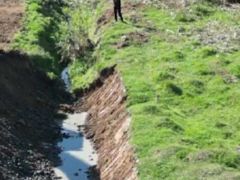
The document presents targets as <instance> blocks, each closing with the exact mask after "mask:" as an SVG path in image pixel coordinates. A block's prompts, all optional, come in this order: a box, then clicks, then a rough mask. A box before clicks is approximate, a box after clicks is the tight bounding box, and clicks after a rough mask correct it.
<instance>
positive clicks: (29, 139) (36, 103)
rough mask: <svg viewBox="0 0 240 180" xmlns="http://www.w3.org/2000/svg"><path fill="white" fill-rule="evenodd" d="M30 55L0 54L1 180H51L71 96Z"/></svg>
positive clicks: (16, 53)
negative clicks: (59, 121) (62, 111)
mask: <svg viewBox="0 0 240 180" xmlns="http://www.w3.org/2000/svg"><path fill="white" fill-rule="evenodd" d="M56 86H57V82H55V81H51V80H49V79H48V78H47V77H46V75H45V74H44V73H42V72H40V71H38V70H36V69H35V68H34V67H33V65H32V64H31V63H30V62H29V60H28V57H27V56H26V55H21V54H19V53H18V52H8V53H6V52H1V51H0V87H1V88H0V137H1V138H0V179H3V180H5V179H8V180H9V179H43V180H44V179H51V178H52V177H53V172H52V171H51V167H52V165H53V164H54V161H55V160H56V159H57V157H56V156H57V153H56V149H55V142H56V141H57V138H59V137H60V129H59V126H58V124H57V120H56V121H55V119H62V117H61V114H59V113H58V109H59V104H60V103H64V102H65V99H66V98H68V97H67V95H65V93H64V92H63V91H62V90H61V89H58V88H57V87H56Z"/></svg>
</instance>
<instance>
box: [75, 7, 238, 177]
mask: <svg viewBox="0 0 240 180" xmlns="http://www.w3.org/2000/svg"><path fill="white" fill-rule="evenodd" d="M139 11H140V12H141V14H140V16H141V18H140V19H139V21H138V22H137V24H134V23H132V22H131V19H132V18H134V15H130V12H125V15H126V16H127V24H123V23H112V22H109V23H108V24H107V25H105V26H104V27H102V28H101V33H99V34H97V35H96V36H98V37H100V38H101V42H100V45H99V46H98V47H97V48H96V49H95V52H94V54H93V56H94V57H95V58H96V59H97V61H96V63H95V64H94V65H93V66H91V67H90V68H87V69H85V70H84V71H83V72H81V69H82V66H79V65H78V63H74V64H72V65H71V74H72V81H73V88H74V89H78V88H82V87H88V85H89V83H91V82H92V81H93V79H95V78H96V77H97V75H98V73H99V72H100V70H101V69H103V68H104V67H107V66H110V65H112V64H117V69H118V70H119V71H120V73H121V75H122V77H123V80H124V84H125V86H126V88H127V93H128V100H127V101H128V108H129V110H130V112H131V115H132V136H131V137H132V138H131V143H132V144H133V145H134V147H135V149H136V154H137V157H138V158H139V160H140V161H139V165H138V168H139V177H140V179H149V180H150V179H151V180H152V179H183V180H185V179H239V178H240V173H239V169H240V154H239V152H238V151H237V149H238V148H239V140H240V133H239V128H240V121H239V120H240V114H239V108H240V103H239V101H238V99H239V98H240V91H239V88H240V84H239V81H238V80H236V81H231V80H230V79H231V77H236V78H237V79H238V78H239V77H240V64H239V62H240V61H238V60H239V55H240V51H233V52H227V53H221V52H219V51H218V50H217V48H216V47H215V46H214V45H204V44H202V43H201V42H200V41H199V40H198V39H196V38H195V35H194V33H191V32H194V31H195V30H196V29H204V27H205V26H206V24H207V23H208V22H209V21H217V22H219V23H222V24H224V25H227V26H237V27H238V28H239V16H238V18H236V16H235V14H231V13H230V12H228V11H224V10H221V9H220V8H219V7H217V6H214V5H211V4H195V5H193V6H192V7H191V8H190V9H188V10H179V11H175V10H171V9H167V10H166V9H157V8H154V7H142V8H141V9H139ZM126 13H129V14H126ZM180 29H183V31H184V33H181V32H180ZM130 32H134V33H136V32H137V33H138V32H144V33H146V35H147V37H148V41H147V42H144V43H140V44H136V43H130V44H129V46H127V47H124V48H120V49H118V48H117V47H116V44H117V43H118V42H120V41H121V39H122V36H123V35H128V33H130ZM77 72H79V73H77ZM228 78H230V79H229V81H228V80H227V79H228Z"/></svg>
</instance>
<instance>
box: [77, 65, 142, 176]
mask: <svg viewBox="0 0 240 180" xmlns="http://www.w3.org/2000/svg"><path fill="white" fill-rule="evenodd" d="M94 87H95V88H94ZM92 89H93V90H91V91H90V92H89V93H87V94H85V95H84V96H83V98H81V99H80V100H79V102H78V103H76V104H75V110H76V111H79V112H81V111H82V110H83V109H87V110H88V112H89V114H90V115H89V118H88V122H87V130H86V131H87V136H88V138H91V139H92V140H93V142H94V144H95V147H96V149H97V152H98V155H99V161H98V167H97V168H98V170H99V173H100V178H101V179H102V180H124V179H128V180H135V179H137V170H136V160H135V158H134V152H133V148H132V147H131V145H130V144H129V135H130V134H129V127H130V121H131V119H130V116H129V114H128V112H127V109H126V103H125V101H126V94H125V89H124V86H123V83H122V81H121V79H120V76H119V74H118V73H117V72H116V71H115V70H114V69H113V68H110V69H108V70H104V71H103V72H102V75H101V78H100V79H99V80H97V81H96V82H95V83H94V85H93V86H92Z"/></svg>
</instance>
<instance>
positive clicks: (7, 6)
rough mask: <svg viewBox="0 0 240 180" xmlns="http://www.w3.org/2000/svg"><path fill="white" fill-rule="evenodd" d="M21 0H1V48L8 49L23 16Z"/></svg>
mask: <svg viewBox="0 0 240 180" xmlns="http://www.w3.org/2000/svg"><path fill="white" fill-rule="evenodd" d="M23 11H24V7H23V3H22V1H21V0H0V27H1V28H0V49H5V50H6V49H8V48H9V43H10V42H11V40H12V38H13V36H14V34H15V33H16V32H17V30H18V29H19V27H20V22H21V19H22V16H23Z"/></svg>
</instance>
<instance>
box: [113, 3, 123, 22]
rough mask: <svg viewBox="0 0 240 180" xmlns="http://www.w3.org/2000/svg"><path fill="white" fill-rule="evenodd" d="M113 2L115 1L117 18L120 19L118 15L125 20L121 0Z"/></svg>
mask: <svg viewBox="0 0 240 180" xmlns="http://www.w3.org/2000/svg"><path fill="white" fill-rule="evenodd" d="M113 3H114V15H115V20H116V21H118V16H119V17H120V19H121V21H122V22H124V20H123V16H122V7H121V6H122V5H121V0H113Z"/></svg>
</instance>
